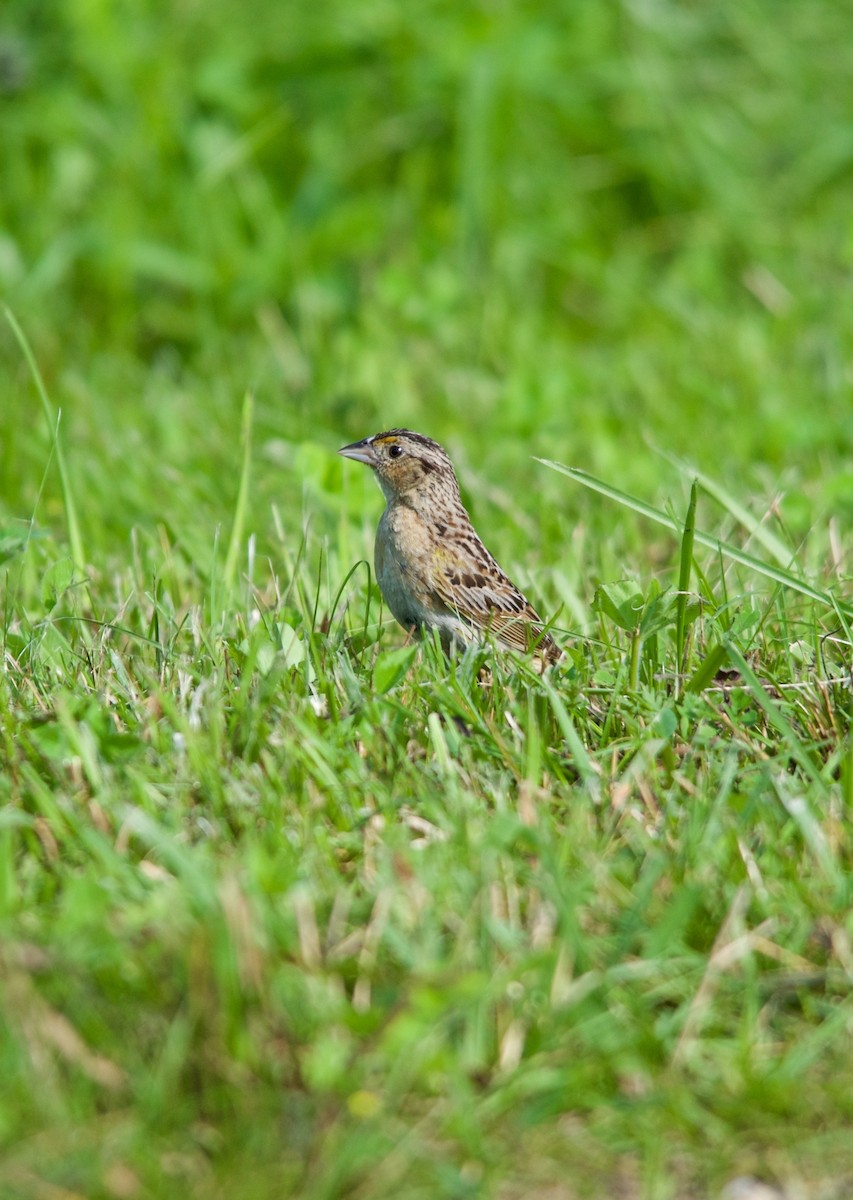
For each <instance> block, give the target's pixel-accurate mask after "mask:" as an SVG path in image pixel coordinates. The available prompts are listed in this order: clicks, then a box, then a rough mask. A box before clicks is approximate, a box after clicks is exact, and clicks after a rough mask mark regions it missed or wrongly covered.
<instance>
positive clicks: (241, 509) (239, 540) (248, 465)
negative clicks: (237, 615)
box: [222, 392, 254, 596]
mask: <svg viewBox="0 0 853 1200" xmlns="http://www.w3.org/2000/svg"><path fill="white" fill-rule="evenodd" d="M253 415H254V397H253V396H252V393H251V392H246V395H245V397H244V399H243V420H242V424H241V429H240V441H241V443H242V447H243V461H242V465H241V467H240V486H239V488H238V490H237V504H236V507H235V509H234V524H233V525H232V526H231V537H230V539H229V542H228V553H227V555H226V557H225V570H224V573H223V580H222V582H223V585H224V588H225V595H226V596H228V595H230V594H231V591H232V589H233V587H234V581H235V580H236V578H237V563H238V562H239V559H240V549H241V547H242V544H243V534H244V532H245V529H246V513H247V511H248V508H249V483H250V479H251V471H252V418H253Z"/></svg>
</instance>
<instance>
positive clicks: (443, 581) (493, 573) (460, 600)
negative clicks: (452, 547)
mask: <svg viewBox="0 0 853 1200" xmlns="http://www.w3.org/2000/svg"><path fill="white" fill-rule="evenodd" d="M486 553H487V552H486ZM489 560H490V561H489V563H488V567H489V569H488V573H486V572H484V571H479V570H477V569H476V567H474V568H472V569H466V568H465V567H463V566H462V565H460V564H459V563H456V562H453V561H449V560H445V561H444V562H442V563H441V567H440V569H439V570H438V571H437V572H436V578H435V588H436V591H437V592H438V595H439V596H440V598H441V601H442V603H443V604H445V605H447V607H448V609H449V610H450V611H451V612H454V613H456V614H457V615H458V616H460V617H461V618H462V619H463V620H464V621H467V622H469V623H470V624H471V625H474V626H476V627H477V628H478V629H482V630H483V631H484V632H488V631H491V632H492V633H493V634H494V635H495V637H496V638H497V639H498V640H499V641H501V642H503V643H504V644H505V645H507V646H511V647H512V648H513V649H515V650H522V651H527V650H532V649H533V648H534V647H538V648H539V650H540V652H542V653H544V654H546V655H551V654H552V653H553V654H556V653H557V648H556V646H555V645H554V643H553V642H552V640H551V638H550V637H549V636H548V634H544V635H543V632H542V620H541V618H540V616H539V614H538V613H537V612H536V609H535V608H534V607H533V605H532V604H531V603H530V602H529V600H527V598H526V597H525V596H524V595H522V593H521V592H520V591H519V590H518V588H517V587H516V586H515V585H514V584H513V583H512V581H511V580H510V579H509V578H508V577H507V576H506V575H505V574H504V573H503V571H502V570H501V569H500V567H499V566H498V565H497V563H496V562H495V561H494V559H492V558H491V555H489Z"/></svg>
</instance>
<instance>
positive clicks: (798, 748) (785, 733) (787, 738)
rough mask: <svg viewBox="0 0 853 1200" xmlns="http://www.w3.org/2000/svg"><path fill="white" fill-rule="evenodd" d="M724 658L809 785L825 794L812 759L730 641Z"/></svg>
mask: <svg viewBox="0 0 853 1200" xmlns="http://www.w3.org/2000/svg"><path fill="white" fill-rule="evenodd" d="M726 655H727V657H728V659H729V662H730V663H731V664H732V666H733V667H736V668H737V670H738V672H739V673H740V676H741V678H742V679H743V682H744V684H745V685H746V687H747V689H748V690H749V692H751V694H752V698H753V699H754V700H755V702H756V704H757V705H758V707H759V708H760V709H761V710H762V712H763V713H764V715H765V716H766V717H767V720H768V721H769V722H770V724H771V725H772V726H773V728H774V729H775V730H776V732H777V733H779V734H780V735H781V736H782V739H783V741H784V742H785V744H786V745H787V747H788V751H789V753H790V755H791V758H793V759H794V761H795V762H796V763H797V764H798V765H799V766H800V767H801V768H802V770H803V772H804V773H805V774H806V775H807V776H808V778H809V779H810V780H811V781H812V783H815V784H817V785H818V787H819V788H820V789H821V790H822V791H825V790H826V785H825V783H824V780H823V776H822V775H821V773H820V770H819V768H818V766H817V764H816V762H815V760H814V758H813V756H812V755H811V753H810V752H809V751H808V750H807V749H806V747H805V746H804V745H803V743H802V740H801V739H800V737H799V736H798V734H797V731H796V730H795V729H794V727H793V725H792V724H791V722H790V721H789V720H788V719H787V717H785V716H784V715H783V713H782V708H781V706H780V705H778V704H777V703H776V701H775V700H774V699H773V698H772V696H770V695H769V694H768V692H767V690H766V689H765V687H764V686H763V684H762V683H761V680H760V679H759V678H758V676H757V675H756V674H755V672H754V671H753V669H752V667H751V666H750V665H749V663H748V662H747V661H746V659H745V658H744V656H743V655H742V654H741V652H740V650H739V649H738V648H737V646H735V645H734V644H733V643H732V642H731V641H727V642H726Z"/></svg>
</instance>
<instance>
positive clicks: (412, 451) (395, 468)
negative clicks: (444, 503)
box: [338, 429, 459, 501]
mask: <svg viewBox="0 0 853 1200" xmlns="http://www.w3.org/2000/svg"><path fill="white" fill-rule="evenodd" d="M338 454H342V455H343V456H344V458H352V459H354V460H355V462H361V463H366V465H367V466H368V467H371V468H372V469H373V471H374V473H375V475H376V478H377V480H378V481H379V486H380V487H381V488H382V491H383V492H384V493H385V499H386V500H388V501H392V500H397V499H399V497H401V496H406V495H410V494H414V495H418V494H419V493H424V494H427V493H430V492H433V491H435V490H436V489H445V490H446V489H448V488H449V489H450V490H451V492H452V494H453V496H454V497H457V498H458V496H459V487H458V484H457V482H456V475H455V473H454V471H453V464H452V463H451V461H450V459H449V458H448V457H447V455H446V454H445V452H444V450H443V449H442V448H441V446H439V444H438V442H434V441H433V440H432V438H428V437H424V436H423V435H422V434H420V433H413V432H412V431H411V429H389V430H387V431H386V432H385V433H374V434H373V436H372V437H368V438H364V439H363V440H362V441H360V442H353V443H352V444H351V445H349V446H344V447H343V448H342V449H341V450H339V451H338Z"/></svg>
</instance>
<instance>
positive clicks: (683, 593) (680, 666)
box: [675, 479, 697, 677]
mask: <svg viewBox="0 0 853 1200" xmlns="http://www.w3.org/2000/svg"><path fill="white" fill-rule="evenodd" d="M696 496H697V486H696V480H695V479H694V480H693V483H692V485H691V488H690V503H689V504H688V506H687V516H686V517H685V519H684V533H683V534H682V537H681V564H680V567H679V571H678V599H677V600H676V608H675V653H676V671H677V673H678V675H679V677H680V675H681V672H682V671H683V670H684V622H685V616H686V614H687V591H688V588H689V587H690V568H691V565H692V563H693V541H694V537H695V534H696Z"/></svg>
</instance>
